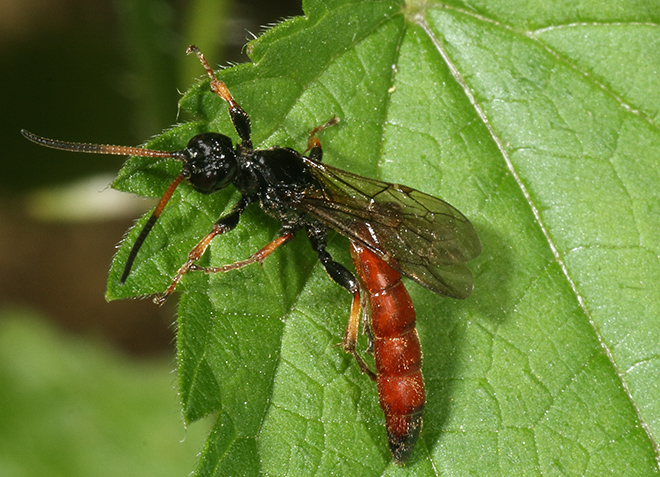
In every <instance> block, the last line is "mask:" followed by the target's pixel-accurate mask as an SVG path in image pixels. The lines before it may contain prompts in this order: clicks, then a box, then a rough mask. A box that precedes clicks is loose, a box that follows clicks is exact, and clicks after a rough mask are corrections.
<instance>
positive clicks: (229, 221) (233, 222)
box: [154, 196, 254, 305]
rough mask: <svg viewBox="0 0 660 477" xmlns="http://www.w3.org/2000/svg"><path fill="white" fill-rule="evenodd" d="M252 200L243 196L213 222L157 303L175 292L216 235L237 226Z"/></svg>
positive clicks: (155, 300)
mask: <svg viewBox="0 0 660 477" xmlns="http://www.w3.org/2000/svg"><path fill="white" fill-rule="evenodd" d="M252 202H254V199H253V198H251V197H248V196H243V197H241V200H239V201H238V202H237V203H236V205H235V206H234V207H233V208H232V209H231V212H229V213H228V214H227V215H225V216H223V217H220V218H219V219H218V221H217V222H216V223H215V224H213V229H211V232H210V233H209V234H208V235H206V237H204V238H203V239H202V240H200V241H199V243H198V244H197V245H195V247H194V248H193V249H192V250H191V251H190V253H188V260H187V261H186V263H184V264H183V265H182V266H181V268H179V271H178V272H177V273H176V276H175V277H174V278H173V279H172V283H171V284H170V286H169V287H167V290H165V292H164V293H163V294H162V295H158V296H157V297H156V298H154V302H155V303H157V304H158V305H160V304H162V303H163V302H164V301H165V300H167V297H169V296H170V295H171V294H172V293H173V292H174V290H175V289H176V287H177V285H178V284H179V282H180V281H181V279H182V278H183V276H184V275H185V274H186V273H187V272H188V270H190V268H191V267H192V266H193V264H194V263H195V262H196V261H197V260H199V259H200V258H201V257H202V255H204V252H205V251H206V249H207V248H208V246H209V245H210V244H211V240H213V238H214V237H215V236H216V235H221V234H224V233H225V232H229V231H230V230H232V229H233V228H235V227H236V226H237V225H238V221H239V220H240V218H241V214H243V212H245V209H246V208H247V206H248V205H250V204H251V203H252Z"/></svg>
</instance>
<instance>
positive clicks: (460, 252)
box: [22, 46, 481, 464]
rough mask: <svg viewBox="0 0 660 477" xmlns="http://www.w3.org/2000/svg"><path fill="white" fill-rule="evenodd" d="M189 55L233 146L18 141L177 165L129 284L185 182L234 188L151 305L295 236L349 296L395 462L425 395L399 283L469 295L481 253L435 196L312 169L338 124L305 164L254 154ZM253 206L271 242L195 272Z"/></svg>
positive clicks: (276, 150) (210, 138)
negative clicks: (338, 243) (196, 278)
mask: <svg viewBox="0 0 660 477" xmlns="http://www.w3.org/2000/svg"><path fill="white" fill-rule="evenodd" d="M187 53H188V54H190V53H195V54H196V55H197V57H198V58H199V60H200V62H201V63H202V65H203V67H204V68H205V70H206V72H207V74H208V76H209V77H210V78H211V83H210V86H211V89H212V90H213V91H214V92H215V93H216V94H217V95H218V96H220V98H222V99H223V100H224V101H225V102H227V104H228V105H229V114H230V117H231V121H232V123H233V125H234V128H235V129H236V132H237V134H238V136H239V138H240V142H239V143H238V144H236V146H233V144H232V141H231V139H230V138H229V137H227V136H225V135H223V134H218V133H212V132H209V133H203V134H199V135H197V136H195V137H193V138H192V139H191V140H190V141H189V143H188V145H187V147H186V148H185V149H184V150H182V151H171V152H170V151H155V150H148V149H144V148H140V147H126V146H109V145H96V144H85V143H71V142H64V141H57V140H53V139H46V138H43V137H40V136H36V135H34V134H32V133H30V132H28V131H25V130H23V131H22V133H23V135H24V136H25V137H26V138H28V139H29V140H31V141H34V142H35V143H37V144H40V145H42V146H46V147H51V148H55V149H63V150H68V151H75V152H88V153H96V154H115V155H135V156H144V157H154V158H172V159H176V160H178V161H180V162H181V163H182V171H181V173H180V174H179V175H178V176H177V177H176V178H175V179H174V180H173V181H172V183H171V184H170V185H169V187H168V188H167V190H166V192H165V194H164V195H163V197H162V198H161V199H160V201H159V202H158V205H157V206H156V208H155V209H154V211H153V213H152V214H151V217H150V218H149V220H148V222H147V223H146V224H145V226H144V228H143V229H142V231H141V232H140V234H139V236H138V238H137V240H136V241H135V244H134V245H133V248H132V249H131V252H130V254H129V256H128V259H127V261H126V265H125V268H124V272H123V275H122V277H121V283H124V282H125V280H126V278H127V277H128V276H129V274H130V271H131V267H132V265H133V262H134V260H135V259H136V257H137V254H138V251H139V250H140V247H141V245H142V244H143V243H144V241H145V240H146V238H147V236H148V234H149V232H150V230H151V229H152V227H153V225H154V223H155V222H156V221H157V220H158V217H159V216H160V215H161V213H162V212H163V209H164V208H165V205H166V204H167V202H168V201H169V199H170V197H171V196H172V193H173V192H174V190H175V189H176V187H177V186H178V185H179V184H180V183H181V182H182V181H183V180H184V179H186V180H187V181H188V183H189V184H190V185H191V186H192V187H193V189H195V190H196V191H198V192H201V193H202V194H210V193H213V192H215V191H218V190H221V189H224V188H225V187H227V186H229V185H230V184H231V185H233V186H234V187H235V188H236V189H237V190H238V191H239V192H240V194H241V199H240V200H239V201H238V203H237V204H236V205H234V207H233V209H232V210H231V211H230V212H229V213H228V214H227V215H224V216H222V217H220V219H218V221H217V222H215V224H213V227H212V229H211V232H210V233H208V234H207V235H206V236H205V237H204V238H202V239H201V240H200V241H199V243H198V244H197V245H196V246H195V247H194V248H193V249H192V250H191V251H190V253H189V254H188V259H187V261H186V262H185V263H184V264H183V265H182V266H181V268H180V269H179V270H178V272H177V274H176V275H175V276H174V278H173V279H172V283H171V284H170V286H169V287H168V288H167V289H166V290H165V291H164V293H163V294H161V295H160V296H158V297H157V298H156V299H155V301H156V302H157V303H161V302H163V301H164V300H165V299H166V298H167V297H168V296H169V295H170V294H172V292H173V291H174V290H175V288H176V286H177V284H178V283H179V281H180V280H181V279H182V277H183V276H184V275H185V274H186V273H187V272H189V271H193V270H201V271H204V272H206V273H217V272H226V271H228V270H232V269H237V268H241V267H244V266H246V265H249V264H252V263H255V262H262V261H263V260H265V259H266V257H268V255H270V254H271V253H272V252H273V251H275V250H276V249H277V248H278V247H279V246H281V245H283V244H285V243H286V242H288V241H289V240H291V239H292V238H293V237H294V235H295V234H296V233H297V232H299V231H300V230H302V229H304V231H305V233H306V234H307V236H308V238H309V241H310V244H311V246H312V248H313V249H314V251H315V252H316V254H317V255H318V259H319V261H320V262H321V264H322V265H323V267H324V268H325V270H326V271H327V272H328V274H329V275H330V277H331V278H332V280H334V281H335V282H336V283H338V284H339V285H341V286H342V287H343V288H345V289H346V290H347V291H348V292H350V293H351V294H352V295H353V302H352V306H351V311H350V317H349V320H348V325H347V327H346V332H345V334H344V338H343V340H342V347H343V349H344V350H345V351H346V352H348V353H350V354H351V355H352V356H353V357H354V358H355V360H356V362H357V364H358V366H359V367H360V369H361V371H362V372H363V373H365V374H367V375H368V376H369V377H370V378H371V379H372V380H374V381H376V383H377V387H378V396H379V400H380V404H381V407H382V409H383V412H384V414H385V420H386V428H387V434H388V439H389V446H390V450H391V452H392V455H393V458H394V461H395V462H396V463H398V464H404V463H405V462H406V461H407V460H408V458H409V457H410V454H411V452H412V449H413V447H414V445H415V442H416V441H417V438H418V436H419V432H420V430H421V426H422V414H423V410H424V405H425V392H424V381H423V379H422V373H421V358H422V354H421V349H420V344H419V339H418V337H417V331H416V329H415V310H414V308H413V304H412V301H411V299H410V296H409V295H408V292H407V291H406V289H405V287H404V285H403V282H402V281H401V276H402V275H403V276H406V277H408V278H410V279H412V280H414V281H416V282H417V283H419V284H421V285H423V286H425V287H426V288H429V289H430V290H432V291H433V292H435V293H438V294H440V295H445V296H449V297H454V298H467V297H468V296H469V295H470V294H471V293H472V287H473V278H472V273H471V272H470V270H469V269H468V267H467V265H466V263H467V262H469V261H470V260H472V259H474V258H475V257H477V256H478V255H479V253H480V252H481V243H480V241H479V238H478V236H477V233H476V231H475V229H474V227H473V226H472V224H471V223H470V222H469V221H468V219H467V218H465V216H463V214H461V213H460V212H459V211H458V210H456V209H455V208H454V207H452V206H451V205H449V204H448V203H446V202H444V201H442V200H440V199H437V198H435V197H432V196H430V195H427V194H424V193H422V192H419V191H417V190H415V189H411V188H409V187H406V186H402V185H398V184H390V183H387V182H381V181H378V180H374V179H369V178H366V177H362V176H359V175H356V174H353V173H350V172H347V171H343V170H340V169H337V168H335V167H332V166H329V165H326V164H324V163H323V162H321V160H322V156H323V154H322V149H321V143H320V141H319V139H318V137H317V134H318V133H319V132H320V131H321V130H323V129H324V128H326V127H329V126H331V125H333V124H335V123H337V122H338V119H337V118H332V119H331V120H330V121H328V122H327V123H326V124H324V125H322V126H319V127H317V128H314V129H313V130H312V131H311V132H310V134H309V138H308V143H307V151H308V153H307V156H305V155H303V154H301V153H299V152H297V151H295V150H293V149H289V148H285V147H279V146H273V147H270V148H268V149H254V148H253V145H252V139H251V126H250V118H249V116H248V115H247V113H246V112H245V111H244V110H243V109H242V108H241V107H240V106H239V104H238V103H237V102H236V101H235V100H234V98H233V97H232V96H231V94H230V93H229V90H228V89H227V86H226V85H225V83H223V82H222V81H220V80H218V79H217V78H216V77H215V73H214V71H213V69H212V68H211V66H210V65H209V64H208V62H207V61H206V59H205V58H204V56H203V55H202V54H201V52H200V51H199V50H198V49H197V48H196V47H195V46H190V47H189V48H188V50H187ZM255 202H258V203H259V204H260V206H261V207H262V208H263V209H264V210H265V211H266V212H267V213H268V214H270V215H271V216H273V217H274V218H276V219H277V220H279V221H280V222H281V224H282V227H281V230H280V232H279V234H278V236H277V238H275V239H274V240H273V241H271V242H270V243H269V244H267V245H266V246H265V247H263V248H262V249H260V250H258V251H257V252H256V253H254V254H253V255H252V256H250V257H249V258H247V259H245V260H241V261H238V262H235V263H232V264H229V265H226V266H223V267H202V266H199V265H197V263H196V262H197V261H198V260H199V259H200V258H201V257H202V255H203V254H204V252H205V251H206V249H207V247H208V246H209V244H210V243H211V241H212V240H213V238H214V237H215V236H217V235H221V234H223V233H225V232H228V231H230V230H232V229H233V228H234V227H236V226H237V224H238V221H239V219H240V217H241V214H242V213H243V212H244V211H245V209H246V208H247V207H248V206H249V205H250V204H252V203H255ZM328 228H332V229H334V230H336V231H337V232H339V233H340V234H342V235H344V236H345V237H347V238H348V239H349V241H350V243H351V255H352V257H353V262H354V265H355V268H356V271H357V279H356V277H355V275H354V274H353V273H351V272H350V271H349V270H348V269H347V268H346V267H344V266H343V265H341V264H340V263H338V262H336V261H334V260H333V259H332V257H331V256H330V254H329V253H328V252H327V251H326V241H327V229H328ZM361 323H362V326H363V328H364V331H365V333H366V334H367V336H368V340H369V351H370V352H371V353H373V355H374V359H375V365H376V370H375V371H372V370H371V369H370V368H369V366H368V365H367V364H366V363H365V361H364V360H363V359H362V357H361V356H360V354H359V353H358V351H357V349H356V344H357V337H358V332H359V329H360V324H361Z"/></svg>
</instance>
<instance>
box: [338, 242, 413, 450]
mask: <svg viewBox="0 0 660 477" xmlns="http://www.w3.org/2000/svg"><path fill="white" fill-rule="evenodd" d="M351 254H352V256H353V261H354V263H355V268H356V270H357V274H358V276H359V278H360V281H361V282H362V286H363V292H366V293H367V296H368V301H369V306H370V307H371V332H372V334H373V340H374V358H375V362H376V383H377V385H378V398H379V400H380V406H381V407H382V409H383V412H384V413H385V421H386V426H387V436H388V439H389V444H390V450H391V451H392V455H393V456H394V460H395V461H396V462H397V463H405V461H406V460H408V457H409V456H410V454H411V452H412V449H413V447H414V445H415V442H417V438H418V437H419V431H420V429H421V427H422V413H423V411H424V402H425V397H424V380H423V378H422V371H421V365H422V351H421V348H420V344H419V338H418V336H417V330H415V309H414V307H413V304H412V300H411V299H410V295H409V294H408V291H407V290H406V288H405V287H404V285H403V282H402V281H401V275H400V274H399V272H397V271H396V270H394V269H393V268H392V267H390V266H389V265H388V264H387V263H386V262H385V261H383V259H381V258H380V257H379V256H378V255H376V254H375V253H373V252H372V251H370V250H369V249H367V248H365V247H362V246H361V245H358V244H356V243H352V244H351Z"/></svg>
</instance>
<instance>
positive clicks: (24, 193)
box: [0, 0, 302, 356]
mask: <svg viewBox="0 0 660 477" xmlns="http://www.w3.org/2000/svg"><path fill="white" fill-rule="evenodd" d="M300 14H302V10H301V6H300V2H299V1H293V0H287V1H284V2H283V1H279V2H272V1H266V0H261V1H258V0H242V1H240V2H231V1H229V2H219V1H198V2H184V1H178V2H177V1H159V0H139V1H132V0H119V1H101V0H96V1H90V0H5V1H3V2H2V3H0V64H1V65H2V67H1V68H0V86H1V88H0V91H1V93H0V94H1V95H2V115H1V117H0V121H1V122H2V124H1V127H0V137H1V139H2V140H1V142H0V144H1V145H2V146H1V147H2V153H1V154H2V159H1V160H2V168H1V169H0V170H1V172H0V307H2V308H5V309H25V310H29V311H30V312H36V313H37V314H39V315H42V316H44V317H46V318H47V319H48V320H51V321H53V322H55V323H57V324H58V326H61V327H62V328H63V329H65V330H67V331H69V332H73V333H76V334H80V335H93V336H94V337H95V338H99V337H101V339H103V340H106V341H108V342H110V343H111V344H112V345H113V346H116V347H118V348H120V349H122V350H124V351H127V352H129V353H131V354H135V355H141V356H142V355H143V356H152V355H158V354H161V353H168V354H170V355H172V349H173V337H174V327H173V326H171V324H172V322H173V321H174V316H175V308H174V305H175V301H176V300H170V302H169V303H167V304H166V305H165V306H163V307H157V306H156V305H154V304H153V303H152V302H151V300H148V299H147V300H128V301H123V302H112V303H107V302H106V301H105V299H104V292H105V280H106V274H107V271H108V269H109V266H110V261H111V259H112V256H113V254H114V251H115V247H116V245H117V244H118V243H119V241H120V240H121V238H122V236H123V234H124V232H125V231H126V230H127V229H128V227H129V226H131V225H132V223H133V220H135V219H136V218H138V217H139V216H140V214H141V211H144V210H147V209H148V208H149V207H150V206H151V203H150V202H147V201H144V200H142V199H137V198H133V199H131V200H130V201H129V206H128V207H126V204H125V202H126V199H127V198H126V197H124V198H123V199H119V200H118V199H115V198H114V197H115V195H113V194H112V193H111V192H109V191H107V190H104V189H107V185H108V183H109V182H110V180H111V179H112V176H113V174H115V173H116V172H117V171H118V170H119V168H120V166H121V164H122V162H123V160H124V159H123V158H115V157H111V156H92V155H81V154H73V153H64V152H59V151H52V150H48V149H44V148H41V147H38V146H36V145H34V144H32V143H30V142H28V141H27V140H25V139H24V138H23V137H22V136H21V135H20V129H21V128H25V129H28V130H30V131H33V132H35V133H37V134H40V135H44V136H47V137H53V138H58V139H63V140H69V141H82V142H96V143H113V144H122V145H138V144H141V143H143V142H145V141H146V140H148V139H149V138H150V137H151V136H153V135H156V134H158V133H160V132H161V131H162V130H163V129H165V128H167V127H168V126H170V125H172V124H174V123H176V122H177V121H180V120H183V119H185V118H181V117H178V116H177V114H178V111H177V101H178V99H179V98H180V93H179V91H181V92H183V91H185V90H186V89H187V88H188V87H189V86H190V85H192V84H193V83H194V82H195V81H196V80H197V79H198V78H201V77H202V76H203V71H202V70H201V68H199V65H198V64H196V63H195V62H188V61H185V60H186V55H185V48H186V46H187V45H188V44H190V43H195V44H197V45H198V46H199V47H200V48H201V49H202V51H204V53H205V54H206V56H207V58H208V59H209V61H210V62H211V64H213V65H217V64H221V65H226V64H228V63H230V62H235V63H239V62H245V61H248V58H247V56H246V55H245V54H244V52H243V46H244V45H245V43H246V42H247V41H248V40H249V39H250V38H252V34H255V35H258V34H259V33H260V32H262V31H263V29H264V25H268V24H272V23H274V22H277V21H278V20H280V19H282V18H284V17H289V16H294V15H300ZM99 174H106V175H102V176H100V179H98V181H99V182H98V184H100V185H96V186H92V187H91V189H90V187H89V186H88V187H87V195H80V196H78V195H74V196H73V197H74V199H73V203H74V205H75V204H79V205H88V204H90V203H91V202H92V201H96V196H99V197H106V196H112V197H109V198H108V199H104V200H107V205H105V204H104V205H101V206H100V207H97V208H96V209H93V210H92V212H91V213H89V212H88V213H87V214H86V215H85V216H84V217H79V216H77V215H76V214H71V213H70V212H69V209H70V206H69V205H66V204H60V203H59V202H57V201H56V200H57V199H56V198H55V197H57V196H56V195H53V191H62V190H68V189H66V188H67V187H68V186H69V185H70V184H74V183H76V181H79V180H82V179H84V178H86V177H90V176H96V175H99ZM90 191H91V192H90ZM90 194H91V195H90ZM117 195H119V194H117ZM124 195H125V196H128V194H124ZM90 197H91V199H90ZM128 198H129V199H130V196H129V197H128ZM117 200H118V202H117ZM116 202H117V203H116ZM52 208H54V209H55V212H54V211H53V210H49V209H52ZM72 216H73V218H72Z"/></svg>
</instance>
